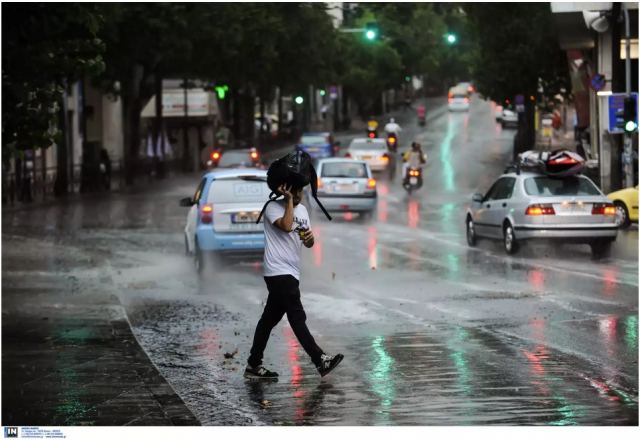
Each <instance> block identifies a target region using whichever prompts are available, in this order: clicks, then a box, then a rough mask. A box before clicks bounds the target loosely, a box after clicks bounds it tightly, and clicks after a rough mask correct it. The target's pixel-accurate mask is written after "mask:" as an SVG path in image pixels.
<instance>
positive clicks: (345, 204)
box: [316, 158, 378, 215]
mask: <svg viewBox="0 0 640 441" xmlns="http://www.w3.org/2000/svg"><path fill="white" fill-rule="evenodd" d="M316 170H317V173H318V198H319V199H320V200H321V202H322V205H323V206H324V207H325V208H326V209H327V211H342V212H344V211H353V212H359V213H362V214H365V215H368V214H370V213H371V212H372V211H373V210H375V208H376V204H377V201H378V193H377V191H376V180H375V179H373V174H372V173H371V169H370V168H369V165H368V164H367V163H366V162H364V161H356V160H353V159H347V158H331V159H321V160H320V161H318V164H317V168H316Z"/></svg>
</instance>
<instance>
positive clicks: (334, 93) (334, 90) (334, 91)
mask: <svg viewBox="0 0 640 441" xmlns="http://www.w3.org/2000/svg"><path fill="white" fill-rule="evenodd" d="M329 97H330V98H331V99H332V100H337V99H338V86H331V87H329Z"/></svg>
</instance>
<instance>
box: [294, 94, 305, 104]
mask: <svg viewBox="0 0 640 441" xmlns="http://www.w3.org/2000/svg"><path fill="white" fill-rule="evenodd" d="M302 103H304V98H302V97H301V96H297V97H296V104H302Z"/></svg>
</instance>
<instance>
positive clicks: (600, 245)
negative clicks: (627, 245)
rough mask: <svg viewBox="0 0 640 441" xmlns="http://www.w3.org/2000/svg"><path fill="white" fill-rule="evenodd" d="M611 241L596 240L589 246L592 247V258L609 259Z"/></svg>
mask: <svg viewBox="0 0 640 441" xmlns="http://www.w3.org/2000/svg"><path fill="white" fill-rule="evenodd" d="M611 243H612V241H610V240H594V241H593V242H591V243H590V244H589V245H590V246H591V256H592V257H593V258H594V259H601V258H603V257H609V255H610V254H611Z"/></svg>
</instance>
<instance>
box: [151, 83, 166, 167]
mask: <svg viewBox="0 0 640 441" xmlns="http://www.w3.org/2000/svg"><path fill="white" fill-rule="evenodd" d="M154 86H155V87H154V89H155V97H156V101H155V107H156V108H155V111H156V112H155V113H156V116H155V118H154V119H153V169H154V170H155V172H156V178H157V179H160V178H162V165H161V164H160V162H161V161H162V160H163V159H164V155H160V151H161V149H160V148H159V147H160V144H161V143H162V138H163V136H162V76H161V75H160V73H159V72H158V71H156V73H155V75H154Z"/></svg>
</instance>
